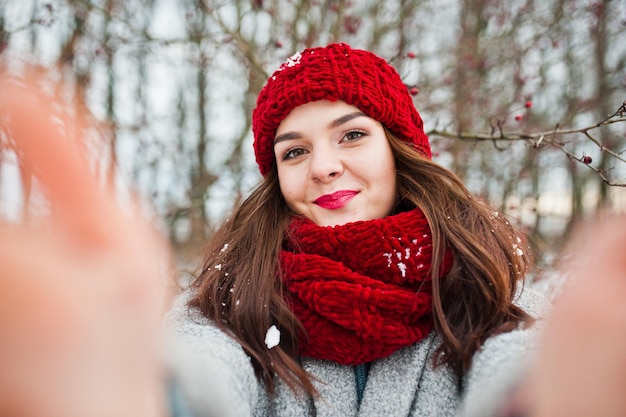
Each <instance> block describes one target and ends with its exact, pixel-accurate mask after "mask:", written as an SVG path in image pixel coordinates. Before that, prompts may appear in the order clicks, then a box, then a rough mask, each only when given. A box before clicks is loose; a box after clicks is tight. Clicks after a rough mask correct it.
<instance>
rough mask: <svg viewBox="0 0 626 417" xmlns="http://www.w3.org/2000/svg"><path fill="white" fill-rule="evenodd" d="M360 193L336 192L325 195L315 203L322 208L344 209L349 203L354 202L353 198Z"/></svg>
mask: <svg viewBox="0 0 626 417" xmlns="http://www.w3.org/2000/svg"><path fill="white" fill-rule="evenodd" d="M358 193H359V192H358V191H351V190H341V191H336V192H334V193H332V194H325V195H323V196H321V197H319V198H318V199H317V200H315V201H314V203H315V204H317V205H318V206H320V207H322V208H325V209H330V210H334V209H338V208H342V207H343V206H345V205H346V204H348V202H349V201H350V200H352V197H354V196H355V195H357V194H358Z"/></svg>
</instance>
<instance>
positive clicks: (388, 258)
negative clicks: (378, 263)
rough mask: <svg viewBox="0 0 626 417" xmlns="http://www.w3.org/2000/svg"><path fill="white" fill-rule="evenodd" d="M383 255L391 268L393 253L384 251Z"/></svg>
mask: <svg viewBox="0 0 626 417" xmlns="http://www.w3.org/2000/svg"><path fill="white" fill-rule="evenodd" d="M383 256H384V257H386V258H387V268H389V267H390V266H391V254H390V253H383Z"/></svg>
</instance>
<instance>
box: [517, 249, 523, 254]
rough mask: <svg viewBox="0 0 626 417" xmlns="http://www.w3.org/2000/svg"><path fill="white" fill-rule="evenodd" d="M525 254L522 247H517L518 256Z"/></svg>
mask: <svg viewBox="0 0 626 417" xmlns="http://www.w3.org/2000/svg"><path fill="white" fill-rule="evenodd" d="M523 254H524V251H523V250H521V249H520V248H517V256H522V255H523Z"/></svg>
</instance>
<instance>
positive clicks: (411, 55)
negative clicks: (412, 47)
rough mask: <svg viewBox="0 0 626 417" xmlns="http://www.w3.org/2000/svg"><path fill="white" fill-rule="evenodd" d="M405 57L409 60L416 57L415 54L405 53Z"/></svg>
mask: <svg viewBox="0 0 626 417" xmlns="http://www.w3.org/2000/svg"><path fill="white" fill-rule="evenodd" d="M406 56H407V57H409V58H415V57H416V56H417V55H416V54H415V52H407V54H406Z"/></svg>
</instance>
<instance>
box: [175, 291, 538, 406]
mask: <svg viewBox="0 0 626 417" xmlns="http://www.w3.org/2000/svg"><path fill="white" fill-rule="evenodd" d="M186 298H187V296H186V295H185V294H183V295H182V296H181V297H179V299H178V300H177V301H176V303H175V304H174V307H173V309H172V311H171V313H170V314H169V316H168V323H169V327H170V328H171V330H172V332H173V335H172V336H173V337H172V339H174V340H175V341H176V343H175V347H173V348H172V350H171V351H170V352H169V354H168V358H169V363H170V367H171V369H172V372H173V373H174V374H175V375H176V377H177V378H178V380H179V381H180V384H181V386H182V389H183V391H184V392H185V394H186V396H187V400H188V402H189V404H190V405H191V408H192V409H193V411H194V413H195V414H196V415H197V416H223V417H227V416H258V417H261V416H277V417H283V416H285V417H286V416H317V417H326V416H328V417H330V416H341V417H350V416H362V417H365V416H416V417H417V416H419V417H427V416H442V417H444V416H464V417H486V416H489V415H492V414H493V412H494V410H495V409H497V408H498V407H499V406H500V405H501V404H502V401H503V399H504V398H506V395H507V392H508V391H509V390H510V388H511V387H512V386H513V385H514V384H515V383H516V381H518V380H519V378H520V377H521V374H522V373H523V370H524V367H525V366H524V364H525V363H526V362H527V361H528V360H529V357H530V356H531V354H532V352H533V350H534V349H535V347H536V341H535V339H536V336H537V333H538V332H539V327H540V324H539V323H537V324H535V325H534V326H532V327H531V328H529V329H518V330H514V331H512V332H509V333H505V334H500V335H497V336H494V337H492V338H490V339H489V340H487V342H486V343H485V344H484V345H483V347H482V348H481V349H480V350H479V351H478V352H477V353H476V354H475V356H474V358H473V361H472V367H471V370H470V371H469V372H468V373H467V374H466V375H465V376H464V377H463V378H462V380H461V381H460V384H458V382H459V381H458V379H457V378H456V377H455V376H454V375H453V374H452V373H451V372H450V371H449V370H448V369H447V368H445V367H437V368H433V366H432V358H433V354H434V352H435V349H436V348H437V346H438V345H439V343H440V340H439V338H438V336H437V335H436V334H435V332H431V333H430V335H429V336H428V337H426V338H425V339H424V340H422V341H420V342H418V343H417V344H415V345H413V346H409V347H407V348H404V349H402V350H399V351H397V352H395V353H394V354H392V355H391V356H389V357H386V358H384V359H380V360H377V361H375V362H374V363H372V365H371V367H370V370H369V376H368V379H367V385H366V387H365V392H364V395H363V400H362V403H361V405H360V407H359V406H358V405H357V395H356V384H355V374H354V370H353V367H352V366H344V365H339V364H336V363H334V362H329V361H322V360H315V359H309V358H303V359H302V365H303V367H304V369H306V370H307V371H308V372H309V373H310V374H311V375H313V376H314V377H315V378H316V379H317V380H318V382H316V383H315V385H316V388H317V389H318V391H319V393H320V397H319V398H315V399H313V398H298V397H296V396H295V395H294V394H293V393H292V392H291V391H290V390H289V389H288V388H287V387H286V385H285V384H283V383H281V381H278V384H277V392H276V395H275V396H274V397H273V398H270V397H268V395H267V394H266V391H265V389H264V386H263V384H261V383H259V382H258V381H257V379H256V377H255V375H254V371H253V368H252V364H251V362H250V359H249V357H248V356H247V355H246V353H245V352H244V351H243V349H242V348H241V346H239V345H238V344H237V343H236V342H235V341H234V340H233V339H232V338H230V337H229V336H227V335H226V334H224V333H223V332H221V331H220V330H218V329H217V328H216V327H214V326H212V325H211V324H210V323H209V322H208V321H207V320H206V319H204V318H202V317H199V316H198V315H193V317H190V316H189V311H188V309H187V308H186V306H185V301H186ZM517 304H518V305H520V306H521V307H522V308H524V309H525V310H526V311H527V312H528V313H530V314H531V315H533V316H535V317H539V316H542V315H543V314H544V313H545V311H546V309H547V307H548V302H547V301H546V299H545V298H544V297H542V296H541V295H540V294H539V293H537V292H534V291H532V290H530V289H528V288H526V289H525V290H524V291H523V293H522V295H521V296H520V297H518V300H517ZM459 387H460V388H459Z"/></svg>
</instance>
